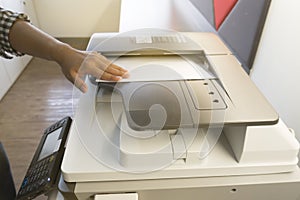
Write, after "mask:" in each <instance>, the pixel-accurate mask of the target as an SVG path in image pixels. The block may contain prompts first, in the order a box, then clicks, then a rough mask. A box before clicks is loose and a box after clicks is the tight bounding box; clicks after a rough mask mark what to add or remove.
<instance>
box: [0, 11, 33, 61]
mask: <svg viewBox="0 0 300 200" xmlns="http://www.w3.org/2000/svg"><path fill="white" fill-rule="evenodd" d="M17 20H24V21H28V22H30V20H29V17H28V16H27V15H25V14H24V13H17V12H12V11H10V10H5V9H3V8H1V7H0V56H2V57H4V58H12V56H11V55H15V56H22V55H24V54H23V53H21V52H18V51H16V50H15V49H13V48H12V46H11V45H10V42H9V38H8V36H9V31H10V29H11V27H12V25H13V24H14V23H15V22H16V21H17ZM9 54H10V55H9Z"/></svg>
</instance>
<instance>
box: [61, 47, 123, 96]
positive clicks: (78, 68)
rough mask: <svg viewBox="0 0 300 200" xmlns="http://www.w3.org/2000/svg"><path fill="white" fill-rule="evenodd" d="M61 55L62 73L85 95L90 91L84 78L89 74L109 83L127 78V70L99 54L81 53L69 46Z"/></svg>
mask: <svg viewBox="0 0 300 200" xmlns="http://www.w3.org/2000/svg"><path fill="white" fill-rule="evenodd" d="M59 53H60V58H61V59H59V60H58V61H57V62H58V64H59V65H60V66H61V68H62V72H63V73H64V75H65V76H66V78H67V79H68V80H69V81H71V82H72V83H73V84H74V85H75V86H76V87H77V88H78V89H80V90H81V91H82V92H84V93H85V92H86V91H87V90H88V88H87V85H86V84H85V82H84V77H85V76H86V75H88V74H89V75H92V76H94V77H96V78H99V79H103V80H109V81H119V80H121V79H122V78H124V77H127V70H125V69H123V68H121V67H119V66H117V65H115V64H113V63H112V62H111V61H110V60H108V59H107V58H106V57H104V56H103V55H101V54H99V53H97V52H86V51H79V50H77V49H74V48H72V47H70V46H68V45H67V46H65V47H64V48H63V49H62V50H61V51H59Z"/></svg>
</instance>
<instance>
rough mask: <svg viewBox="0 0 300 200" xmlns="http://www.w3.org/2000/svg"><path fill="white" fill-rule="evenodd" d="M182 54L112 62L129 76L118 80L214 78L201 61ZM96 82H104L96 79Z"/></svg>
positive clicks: (130, 57)
mask: <svg viewBox="0 0 300 200" xmlns="http://www.w3.org/2000/svg"><path fill="white" fill-rule="evenodd" d="M197 61H199V59H197V60H195V59H188V58H186V57H183V56H177V55H168V56H163V55H162V56H124V57H119V58H116V59H115V60H113V63H114V64H116V65H119V66H121V67H123V68H125V69H127V70H128V73H129V77H128V78H125V79H122V80H121V81H120V82H136V81H170V80H199V79H214V78H216V77H215V76H214V75H213V74H212V73H211V72H209V71H208V70H207V69H205V63H203V61H200V62H197ZM97 82H105V81H103V80H100V79H98V80H97Z"/></svg>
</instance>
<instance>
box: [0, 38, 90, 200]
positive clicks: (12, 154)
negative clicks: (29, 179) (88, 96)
mask: <svg viewBox="0 0 300 200" xmlns="http://www.w3.org/2000/svg"><path fill="white" fill-rule="evenodd" d="M61 40H63V41H64V42H66V43H69V44H70V45H72V46H73V47H75V48H78V49H85V48H86V45H87V42H88V39H87V38H81V39H68V38H65V39H61ZM72 93H73V85H72V84H71V83H70V82H69V81H68V80H67V79H66V78H65V77H64V75H63V74H62V72H61V70H60V67H59V66H58V65H57V64H56V63H54V62H51V61H46V60H42V59H39V58H33V59H32V60H31V62H30V63H29V64H28V66H27V67H26V68H25V70H24V71H23V73H22V74H21V76H20V77H19V78H18V80H17V81H16V82H15V84H14V85H13V86H12V87H11V89H10V90H9V91H8V93H7V94H6V95H5V97H4V98H3V99H2V100H1V101H0V141H1V142H2V143H3V145H4V148H5V150H6V153H7V155H8V158H9V160H10V165H11V169H12V173H13V177H14V181H15V185H16V190H18V189H19V187H20V184H21V182H22V180H23V178H24V175H25V172H26V170H27V168H28V166H29V164H30V162H31V159H32V157H33V154H34V152H35V150H36V148H37V145H38V144H39V141H40V138H41V136H42V134H43V131H44V130H45V129H46V128H47V127H48V126H49V125H51V124H52V123H54V122H55V121H57V120H59V119H61V118H63V117H65V116H68V115H69V116H73V109H72V105H73V98H72ZM39 199H45V197H40V198H39Z"/></svg>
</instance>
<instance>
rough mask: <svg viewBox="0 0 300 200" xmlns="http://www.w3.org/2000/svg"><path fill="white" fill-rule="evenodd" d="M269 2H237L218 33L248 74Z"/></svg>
mask: <svg viewBox="0 0 300 200" xmlns="http://www.w3.org/2000/svg"><path fill="white" fill-rule="evenodd" d="M270 1H271V0H239V1H238V3H237V5H235V7H234V8H233V10H232V11H231V13H230V14H229V15H228V17H227V18H226V20H225V21H224V22H223V24H222V25H221V27H220V29H219V31H218V33H219V35H220V36H221V38H222V39H223V40H224V41H225V42H226V43H227V44H228V46H229V48H231V50H232V51H233V53H234V54H236V56H237V57H238V59H239V60H240V62H241V63H242V65H243V67H244V69H245V70H246V71H247V72H249V70H250V68H251V65H252V63H253V60H254V57H255V53H256V49H257V46H258V43H259V38H260V35H261V31H262V28H263V25H264V21H265V17H266V14H267V10H268V7H269V4H270Z"/></svg>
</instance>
